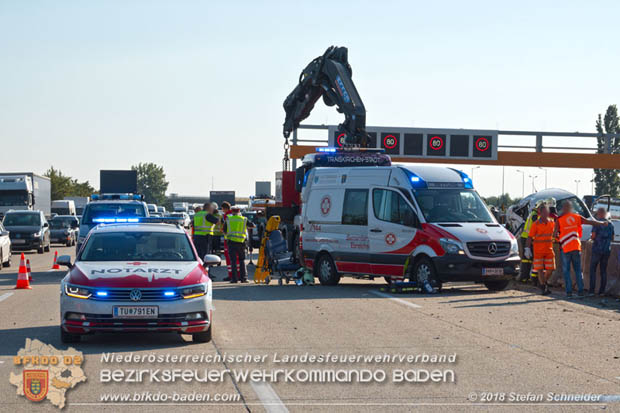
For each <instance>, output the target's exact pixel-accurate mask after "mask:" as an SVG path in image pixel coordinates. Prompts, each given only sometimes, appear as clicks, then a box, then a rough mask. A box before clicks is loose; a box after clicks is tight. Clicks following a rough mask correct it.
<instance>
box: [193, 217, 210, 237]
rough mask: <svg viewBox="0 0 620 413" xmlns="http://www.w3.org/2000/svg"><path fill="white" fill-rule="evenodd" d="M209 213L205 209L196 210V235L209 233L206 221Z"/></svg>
mask: <svg viewBox="0 0 620 413" xmlns="http://www.w3.org/2000/svg"><path fill="white" fill-rule="evenodd" d="M206 216H207V213H206V212H205V211H200V212H196V213H195V214H194V235H207V234H208V231H209V227H207V225H206V223H207V220H206Z"/></svg>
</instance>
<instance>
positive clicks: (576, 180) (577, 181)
mask: <svg viewBox="0 0 620 413" xmlns="http://www.w3.org/2000/svg"><path fill="white" fill-rule="evenodd" d="M579 182H581V180H580V179H575V183H576V184H577V196H579Z"/></svg>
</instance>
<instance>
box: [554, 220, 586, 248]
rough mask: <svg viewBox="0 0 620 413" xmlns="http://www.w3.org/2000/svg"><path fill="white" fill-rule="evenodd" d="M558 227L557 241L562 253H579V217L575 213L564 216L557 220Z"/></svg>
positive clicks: (580, 228)
mask: <svg viewBox="0 0 620 413" xmlns="http://www.w3.org/2000/svg"><path fill="white" fill-rule="evenodd" d="M558 225H559V227H560V235H559V239H558V241H559V242H560V246H561V247H562V251H564V252H571V251H581V235H582V233H583V230H582V227H581V215H579V214H575V213H571V214H564V215H562V216H561V217H559V218H558Z"/></svg>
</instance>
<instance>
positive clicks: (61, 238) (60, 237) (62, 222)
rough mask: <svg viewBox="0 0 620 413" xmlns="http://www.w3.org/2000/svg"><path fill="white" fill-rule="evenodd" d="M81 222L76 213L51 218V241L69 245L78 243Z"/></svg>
mask: <svg viewBox="0 0 620 413" xmlns="http://www.w3.org/2000/svg"><path fill="white" fill-rule="evenodd" d="M79 231H80V222H79V221H78V219H77V218H76V217H75V215H56V216H55V217H54V218H52V219H51V220H50V236H51V242H54V243H59V244H65V245H66V246H67V247H70V246H72V245H75V244H76V243H77V239H78V234H79Z"/></svg>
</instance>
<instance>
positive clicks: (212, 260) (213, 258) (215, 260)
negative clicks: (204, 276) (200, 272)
mask: <svg viewBox="0 0 620 413" xmlns="http://www.w3.org/2000/svg"><path fill="white" fill-rule="evenodd" d="M221 262H222V259H221V258H220V257H218V256H217V255H213V254H207V255H205V257H204V258H203V260H202V263H203V265H204V266H205V267H212V266H214V265H219V264H221Z"/></svg>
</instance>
